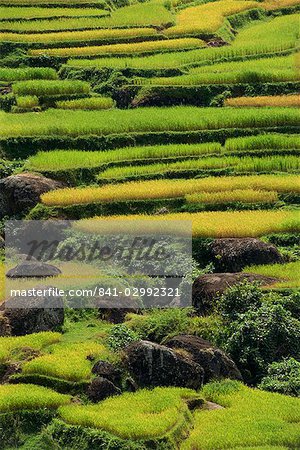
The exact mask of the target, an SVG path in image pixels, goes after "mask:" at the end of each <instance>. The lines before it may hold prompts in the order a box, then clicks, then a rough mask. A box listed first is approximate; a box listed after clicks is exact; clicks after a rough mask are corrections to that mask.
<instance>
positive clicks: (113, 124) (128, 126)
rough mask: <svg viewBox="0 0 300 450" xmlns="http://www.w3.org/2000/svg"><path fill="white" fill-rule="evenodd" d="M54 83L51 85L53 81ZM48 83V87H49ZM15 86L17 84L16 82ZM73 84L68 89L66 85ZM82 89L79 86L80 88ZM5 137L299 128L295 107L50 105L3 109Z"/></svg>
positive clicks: (75, 84)
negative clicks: (106, 108) (65, 108)
mask: <svg viewBox="0 0 300 450" xmlns="http://www.w3.org/2000/svg"><path fill="white" fill-rule="evenodd" d="M22 83H25V84H21V82H20V83H19V87H17V88H16V87H14V92H16V93H17V94H20V95H27V94H30V95H37V92H39V93H40V94H41V95H42V94H48V95H49V94H50V93H52V94H58V93H59V92H63V93H65V94H66V93H71V92H79V91H81V92H86V91H87V89H88V85H87V84H86V83H84V82H80V81H76V80H74V81H60V82H55V81H53V82H50V81H47V83H46V82H43V83H38V82H34V81H31V82H22ZM49 83H50V85H49ZM48 85H49V88H48V87H47V86H48ZM15 86H16V85H15ZM67 86H68V88H67ZM79 88H80V89H79ZM0 120H1V123H2V129H1V132H0V136H2V137H18V136H45V135H46V136H50V135H58V136H65V137H67V136H69V137H72V136H84V135H85V136H86V135H91V134H95V135H109V134H118V133H122V134H124V133H134V132H140V133H142V132H155V131H156V132H160V131H181V132H183V131H196V130H216V129H218V128H224V129H228V128H236V127H238V128H263V127H278V126H298V124H299V115H298V110H297V109H296V108H259V110H258V109H257V108H240V109H237V108H226V114H224V110H223V109H222V108H196V107H181V106H178V107H173V108H143V109H131V110H110V111H63V110H59V111H58V110H53V109H49V110H47V111H45V112H43V113H41V114H35V113H28V114H22V115H21V114H18V115H17V114H15V115H14V116H12V115H10V114H7V113H4V112H0Z"/></svg>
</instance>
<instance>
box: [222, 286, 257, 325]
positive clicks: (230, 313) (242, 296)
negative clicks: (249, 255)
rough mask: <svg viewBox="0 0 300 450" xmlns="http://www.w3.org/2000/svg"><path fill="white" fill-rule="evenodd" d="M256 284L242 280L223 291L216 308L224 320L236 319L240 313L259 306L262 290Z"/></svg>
mask: <svg viewBox="0 0 300 450" xmlns="http://www.w3.org/2000/svg"><path fill="white" fill-rule="evenodd" d="M258 286H259V284H258V283H249V282H248V281H244V282H242V283H238V284H235V285H234V286H231V287H230V288H228V289H227V290H226V291H225V293H224V294H223V295H222V296H221V297H220V299H219V301H218V310H219V311H220V313H221V315H222V316H223V317H224V318H225V320H226V321H228V322H230V321H232V320H237V319H238V318H239V315H240V314H243V313H245V312H247V311H249V310H251V309H253V310H255V309H257V308H259V307H260V306H261V300H262V290H261V289H259V287H258Z"/></svg>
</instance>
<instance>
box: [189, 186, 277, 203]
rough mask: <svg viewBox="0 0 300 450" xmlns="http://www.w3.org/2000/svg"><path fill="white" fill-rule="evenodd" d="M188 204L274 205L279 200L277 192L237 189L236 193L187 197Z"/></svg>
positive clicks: (204, 193) (203, 194) (226, 192)
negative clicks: (236, 203) (239, 203)
mask: <svg viewBox="0 0 300 450" xmlns="http://www.w3.org/2000/svg"><path fill="white" fill-rule="evenodd" d="M185 198H186V201H187V202H188V203H206V204H222V203H235V202H241V203H274V202H276V201H277V200H278V194H277V192H273V191H259V190H256V189H236V190H234V191H220V192H200V193H197V194H188V195H186V197H185Z"/></svg>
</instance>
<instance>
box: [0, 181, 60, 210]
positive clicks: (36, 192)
mask: <svg viewBox="0 0 300 450" xmlns="http://www.w3.org/2000/svg"><path fill="white" fill-rule="evenodd" d="M63 186H65V185H64V184H63V183H61V182H58V181H54V180H51V179H50V178H46V177H44V176H42V175H38V174H34V173H21V174H18V175H11V176H9V177H7V178H3V179H2V180H0V219H1V217H4V216H6V215H12V214H16V213H20V212H22V211H27V210H28V209H30V208H33V207H34V206H35V205H36V204H37V203H38V202H39V200H40V196H41V195H42V194H44V193H45V192H49V191H52V190H54V189H59V188H61V187H63Z"/></svg>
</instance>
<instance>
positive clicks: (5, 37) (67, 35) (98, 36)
mask: <svg viewBox="0 0 300 450" xmlns="http://www.w3.org/2000/svg"><path fill="white" fill-rule="evenodd" d="M18 9H19V8H18ZM156 36H157V31H156V30H155V29H154V28H125V29H118V28H112V29H100V30H97V29H93V30H82V31H58V32H56V33H28V34H27V33H26V34H19V33H10V32H7V33H0V40H1V41H2V42H24V43H43V44H51V43H59V44H61V45H64V44H66V43H67V42H74V41H75V42H76V41H78V42H88V41H97V40H99V41H105V42H106V41H112V42H113V41H118V40H129V41H130V40H131V39H135V38H147V37H156Z"/></svg>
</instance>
